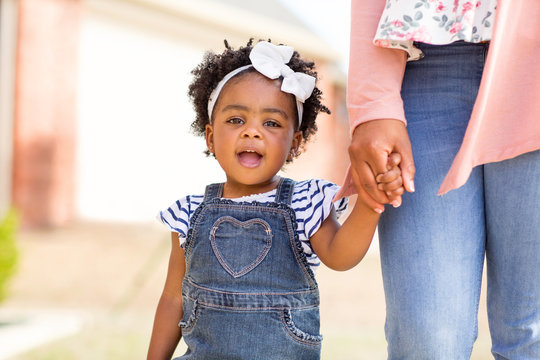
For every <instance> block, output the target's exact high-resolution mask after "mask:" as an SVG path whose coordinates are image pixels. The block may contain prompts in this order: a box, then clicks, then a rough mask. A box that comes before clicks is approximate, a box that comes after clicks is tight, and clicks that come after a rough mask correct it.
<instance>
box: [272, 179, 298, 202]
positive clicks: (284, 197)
mask: <svg viewBox="0 0 540 360" xmlns="http://www.w3.org/2000/svg"><path fill="white" fill-rule="evenodd" d="M293 191H294V181H293V180H291V179H289V178H281V179H280V180H279V184H278V186H277V189H276V202H277V203H284V204H287V205H291V200H292V195H293Z"/></svg>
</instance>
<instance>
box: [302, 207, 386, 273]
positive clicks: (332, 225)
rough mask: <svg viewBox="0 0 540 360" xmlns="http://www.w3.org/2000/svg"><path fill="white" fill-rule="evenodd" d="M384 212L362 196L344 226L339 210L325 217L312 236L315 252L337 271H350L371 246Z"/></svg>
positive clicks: (311, 240)
mask: <svg viewBox="0 0 540 360" xmlns="http://www.w3.org/2000/svg"><path fill="white" fill-rule="evenodd" d="M379 217H380V214H378V213H376V212H375V211H373V209H371V208H370V207H368V206H367V205H366V204H364V203H363V202H362V201H361V199H360V198H359V197H358V198H357V201H356V204H355V206H354V209H353V210H352V212H351V213H350V215H349V217H348V218H347V220H345V222H344V223H343V225H341V226H340V224H339V222H338V220H337V217H336V211H335V209H334V208H332V212H331V213H330V215H328V217H327V218H326V219H325V220H324V222H323V223H322V225H321V227H320V228H319V230H318V231H317V232H316V233H315V234H314V235H313V236H312V237H311V239H310V242H311V246H312V247H313V251H314V252H315V253H316V254H317V256H318V257H319V259H321V261H322V262H323V264H325V265H326V266H328V267H329V268H331V269H333V270H339V271H344V270H349V269H351V268H353V267H354V266H355V265H357V264H358V263H359V262H360V260H362V258H363V257H364V255H365V254H366V252H367V251H368V249H369V246H370V244H371V240H372V239H373V235H374V234H375V228H376V227H377V222H378V221H379Z"/></svg>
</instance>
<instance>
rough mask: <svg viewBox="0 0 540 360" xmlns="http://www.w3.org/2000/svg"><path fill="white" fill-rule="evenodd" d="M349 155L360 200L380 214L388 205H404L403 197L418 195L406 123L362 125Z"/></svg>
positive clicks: (374, 121)
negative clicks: (415, 188)
mask: <svg viewBox="0 0 540 360" xmlns="http://www.w3.org/2000/svg"><path fill="white" fill-rule="evenodd" d="M349 156H350V159H351V170H352V171H351V173H352V178H353V182H354V185H355V187H356V190H357V192H358V197H359V198H361V199H362V201H364V203H366V204H367V205H368V206H369V207H371V208H372V209H374V210H375V211H376V212H378V213H382V212H383V211H384V204H392V205H393V206H394V207H398V206H400V205H401V201H402V200H401V195H402V194H403V193H404V192H405V191H409V192H414V181H413V179H414V174H415V167H414V160H413V156H412V150H411V143H410V140H409V136H408V133H407V130H406V128H405V124H404V123H403V122H402V121H399V120H393V119H381V120H373V121H368V122H365V123H363V124H360V125H358V126H357V127H356V129H355V131H354V133H353V138H352V140H351V145H350V146H349Z"/></svg>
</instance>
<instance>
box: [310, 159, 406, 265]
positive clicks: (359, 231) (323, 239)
mask: <svg viewBox="0 0 540 360" xmlns="http://www.w3.org/2000/svg"><path fill="white" fill-rule="evenodd" d="M400 161H401V157H400V155H399V154H397V153H392V154H390V156H389V157H388V159H387V166H388V168H389V170H388V171H387V172H386V173H384V174H379V175H378V176H377V182H378V185H377V186H378V188H379V189H380V190H381V191H383V192H385V193H386V194H387V195H389V196H397V197H400V196H401V195H402V194H403V192H404V191H405V189H404V188H403V182H402V178H401V171H400V169H399V167H398V165H399V163H400ZM354 182H355V184H358V178H356V177H354ZM400 205H401V203H396V204H394V206H396V207H397V206H400ZM379 217H380V214H378V213H377V212H375V211H373V209H372V208H371V207H370V206H369V205H368V204H366V203H365V202H363V201H362V199H361V198H360V197H358V198H357V200H356V203H355V205H354V208H353V210H352V212H351V214H350V215H349V217H348V218H347V219H346V220H345V222H344V223H343V225H341V226H340V224H339V222H338V221H337V217H336V211H335V209H334V208H333V207H332V210H331V213H330V215H328V217H327V218H326V219H325V220H324V221H323V223H322V225H321V227H320V228H319V229H318V230H317V232H316V233H315V234H314V235H313V236H312V237H311V238H310V243H311V246H312V247H313V250H314V251H315V253H316V254H317V256H318V257H319V259H321V261H322V262H323V263H324V264H325V265H326V266H328V267H329V268H331V269H334V270H341V271H342V270H348V269H350V268H352V267H354V266H355V265H356V264H358V263H359V262H360V260H362V258H363V257H364V255H365V254H366V252H367V251H368V249H369V246H370V245H371V240H372V239H373V235H374V234H375V228H376V227H377V223H378V221H379Z"/></svg>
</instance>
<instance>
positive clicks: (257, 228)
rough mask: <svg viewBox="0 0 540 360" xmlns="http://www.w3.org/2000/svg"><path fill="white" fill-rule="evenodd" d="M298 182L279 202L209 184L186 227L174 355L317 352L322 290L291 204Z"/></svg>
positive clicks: (285, 185)
mask: <svg viewBox="0 0 540 360" xmlns="http://www.w3.org/2000/svg"><path fill="white" fill-rule="evenodd" d="M293 187H294V181H292V180H290V179H281V180H280V183H279V185H278V187H277V192H276V202H274V203H264V204H263V203H258V202H250V203H247V202H243V203H238V202H233V201H231V200H227V199H221V198H220V197H221V195H222V192H223V184H212V185H208V186H207V188H206V193H205V198H204V201H203V203H202V204H201V205H200V206H199V208H197V210H196V211H195V213H194V215H193V217H192V219H191V223H190V225H191V226H190V230H189V232H188V236H187V240H186V246H185V256H186V274H185V277H184V281H183V284H182V297H183V301H184V316H183V319H182V321H181V322H180V327H181V328H182V336H183V338H184V341H185V342H186V344H187V345H188V350H187V352H186V353H185V354H184V355H183V356H181V357H179V358H177V359H204V360H211V359H219V360H224V359H249V360H254V359H265V360H267V359H280V360H283V359H310V360H311V359H319V358H320V350H321V340H322V336H320V335H319V290H318V287H317V283H316V281H315V278H314V275H313V272H312V271H311V269H310V268H309V265H308V263H307V260H306V257H305V254H304V252H303V251H302V247H301V243H300V241H299V239H298V236H297V232H296V218H295V215H294V211H293V210H292V208H291V207H290V203H291V197H292V193H293Z"/></svg>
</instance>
